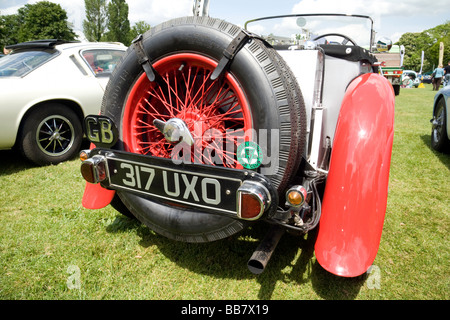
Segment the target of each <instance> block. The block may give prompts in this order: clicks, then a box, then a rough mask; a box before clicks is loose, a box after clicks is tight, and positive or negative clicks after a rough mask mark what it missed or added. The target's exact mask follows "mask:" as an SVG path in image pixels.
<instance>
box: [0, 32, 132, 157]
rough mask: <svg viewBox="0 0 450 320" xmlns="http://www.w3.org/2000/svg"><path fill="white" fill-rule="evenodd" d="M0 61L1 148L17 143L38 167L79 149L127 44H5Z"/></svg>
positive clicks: (70, 154)
mask: <svg viewBox="0 0 450 320" xmlns="http://www.w3.org/2000/svg"><path fill="white" fill-rule="evenodd" d="M6 48H7V49H11V50H12V53H10V54H9V55H7V56H4V57H3V58H1V59H0V88H1V90H0V101H1V104H0V150H2V149H11V148H13V147H14V146H16V147H17V148H18V149H19V150H21V151H22V153H23V154H24V155H25V157H27V158H28V159H29V160H31V161H32V162H34V163H36V164H38V165H47V164H56V163H59V162H61V161H65V160H67V159H70V158H73V157H74V156H76V155H77V154H78V152H79V151H80V146H81V142H82V138H83V132H82V123H83V119H84V117H85V116H87V115H89V114H91V113H98V112H100V105H101V101H102V98H103V94H104V90H105V87H106V84H107V82H108V80H109V76H110V75H111V72H112V70H113V69H114V67H115V66H116V64H117V63H118V62H119V61H120V58H121V56H123V55H124V53H125V51H126V49H127V48H126V47H125V46H123V45H119V44H108V43H81V42H70V43H66V42H64V41H60V40H39V41H31V42H25V43H19V44H15V45H10V46H7V47H6Z"/></svg>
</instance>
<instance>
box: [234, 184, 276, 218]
mask: <svg viewBox="0 0 450 320" xmlns="http://www.w3.org/2000/svg"><path fill="white" fill-rule="evenodd" d="M237 197H238V210H237V214H238V217H239V218H241V219H245V220H256V219H259V218H260V217H261V216H262V215H263V214H264V212H265V211H266V209H267V208H268V206H269V205H270V201H271V198H270V193H269V191H268V190H267V188H266V187H264V186H263V185H262V184H260V183H258V182H254V181H245V182H244V183H243V184H242V186H241V187H239V189H238V190H237Z"/></svg>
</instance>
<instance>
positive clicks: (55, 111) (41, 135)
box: [19, 103, 83, 165]
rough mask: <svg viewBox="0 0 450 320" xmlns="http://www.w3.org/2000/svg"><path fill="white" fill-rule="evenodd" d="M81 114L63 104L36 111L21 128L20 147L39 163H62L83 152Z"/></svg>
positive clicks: (27, 117) (40, 107)
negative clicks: (80, 151) (81, 149)
mask: <svg viewBox="0 0 450 320" xmlns="http://www.w3.org/2000/svg"><path fill="white" fill-rule="evenodd" d="M82 130H83V129H82V126H81V122H80V119H79V118H78V116H77V114H76V113H75V112H74V111H73V110H71V109H70V108H68V107H67V106H65V105H63V104H60V103H48V104H45V105H41V106H39V107H38V108H36V109H34V110H32V111H31V112H30V113H29V114H28V115H27V116H26V118H25V119H24V122H23V126H22V129H21V131H20V136H19V139H20V140H19V143H20V150H21V151H22V153H23V154H24V156H25V157H26V158H28V159H29V160H30V161H32V162H34V163H35V164H37V165H49V164H58V163H60V162H63V161H66V160H69V159H72V158H74V157H75V155H76V154H77V153H78V152H79V150H80V147H81V142H82V139H83V131H82Z"/></svg>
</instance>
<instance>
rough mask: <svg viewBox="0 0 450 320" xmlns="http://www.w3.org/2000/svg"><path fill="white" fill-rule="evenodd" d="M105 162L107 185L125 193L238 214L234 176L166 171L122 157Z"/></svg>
mask: <svg viewBox="0 0 450 320" xmlns="http://www.w3.org/2000/svg"><path fill="white" fill-rule="evenodd" d="M107 161H108V169H109V183H110V187H112V188H113V189H121V190H127V191H131V192H135V193H138V194H141V195H146V196H150V197H156V198H158V199H160V200H161V201H163V202H176V203H179V204H181V205H186V206H187V207H191V208H192V207H195V208H202V209H206V211H211V210H214V211H216V212H221V213H229V214H236V212H237V207H236V205H237V199H236V191H237V189H238V188H239V187H240V186H241V184H242V180H241V179H238V178H236V177H224V176H218V175H217V174H208V173H206V172H192V170H183V169H182V168H183V167H182V166H181V167H180V169H179V168H172V167H170V168H169V167H166V166H164V165H157V164H153V163H143V162H142V161H134V160H133V159H123V158H122V157H121V158H111V157H107ZM166 161H167V160H166ZM169 161H170V160H169ZM161 164H162V163H161ZM172 166H174V164H172Z"/></svg>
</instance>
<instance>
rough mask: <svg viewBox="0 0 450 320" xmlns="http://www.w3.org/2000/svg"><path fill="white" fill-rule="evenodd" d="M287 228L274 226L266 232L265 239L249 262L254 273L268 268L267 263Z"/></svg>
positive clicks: (249, 267)
mask: <svg viewBox="0 0 450 320" xmlns="http://www.w3.org/2000/svg"><path fill="white" fill-rule="evenodd" d="M285 231H286V229H285V228H282V227H280V226H277V225H275V226H273V227H272V228H270V230H269V232H268V233H267V234H266V236H265V237H264V239H263V240H262V241H261V243H260V244H259V245H258V247H257V248H256V250H255V252H253V255H252V256H251V258H250V260H248V262H247V266H248V269H249V270H250V271H251V272H252V273H253V274H260V273H262V272H263V271H264V269H265V268H266V265H267V263H268V262H269V260H270V257H271V256H272V253H273V251H274V250H275V248H276V246H277V244H278V242H279V241H280V239H281V236H282V235H283V234H284V233H285Z"/></svg>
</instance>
